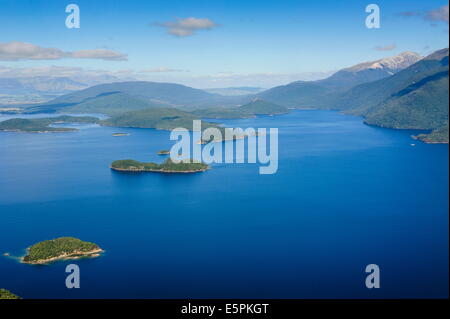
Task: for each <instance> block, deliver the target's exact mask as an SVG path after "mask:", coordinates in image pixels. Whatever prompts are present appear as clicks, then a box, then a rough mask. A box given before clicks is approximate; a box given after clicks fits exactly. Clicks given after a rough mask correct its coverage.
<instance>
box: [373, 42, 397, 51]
mask: <svg viewBox="0 0 450 319" xmlns="http://www.w3.org/2000/svg"><path fill="white" fill-rule="evenodd" d="M396 48H397V46H396V45H395V43H393V44H388V45H384V46H376V47H374V48H373V49H374V50H377V51H392V50H395V49H396Z"/></svg>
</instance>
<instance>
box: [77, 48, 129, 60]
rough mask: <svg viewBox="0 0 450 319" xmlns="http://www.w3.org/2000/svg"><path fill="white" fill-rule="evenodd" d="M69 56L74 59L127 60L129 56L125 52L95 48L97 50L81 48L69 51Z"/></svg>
mask: <svg viewBox="0 0 450 319" xmlns="http://www.w3.org/2000/svg"><path fill="white" fill-rule="evenodd" d="M68 57H71V58H74V59H101V60H106V61H126V60H128V56H127V55H126V54H124V53H120V52H117V51H113V50H107V49H95V50H79V51H74V52H70V53H68Z"/></svg>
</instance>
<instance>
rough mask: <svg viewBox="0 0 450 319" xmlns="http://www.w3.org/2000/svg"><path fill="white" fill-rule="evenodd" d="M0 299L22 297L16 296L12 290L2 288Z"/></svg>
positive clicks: (0, 289)
mask: <svg viewBox="0 0 450 319" xmlns="http://www.w3.org/2000/svg"><path fill="white" fill-rule="evenodd" d="M0 299H20V297H19V296H16V295H15V294H13V293H12V292H11V291H8V290H6V289H2V288H0Z"/></svg>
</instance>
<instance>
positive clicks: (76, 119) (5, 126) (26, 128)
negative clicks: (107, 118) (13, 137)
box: [0, 115, 99, 133]
mask: <svg viewBox="0 0 450 319" xmlns="http://www.w3.org/2000/svg"><path fill="white" fill-rule="evenodd" d="M98 121H99V119H98V118H96V117H91V116H70V115H62V116H57V117H49V118H34V119H21V118H14V119H9V120H6V121H2V122H0V131H9V132H28V133H48V132H73V131H77V129H74V128H69V127H52V126H50V125H51V124H67V123H79V124H86V123H98Z"/></svg>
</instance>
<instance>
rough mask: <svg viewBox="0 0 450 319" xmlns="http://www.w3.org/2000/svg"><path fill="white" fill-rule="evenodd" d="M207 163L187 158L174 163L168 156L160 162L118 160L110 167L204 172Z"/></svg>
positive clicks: (128, 170)
mask: <svg viewBox="0 0 450 319" xmlns="http://www.w3.org/2000/svg"><path fill="white" fill-rule="evenodd" d="M208 168H209V166H208V165H206V164H204V163H201V162H196V161H193V160H189V162H180V163H175V162H173V161H172V160H171V159H170V158H168V159H167V160H166V161H165V162H164V163H162V164H156V163H143V162H139V161H135V160H130V159H129V160H118V161H114V162H112V164H111V169H113V170H116V171H122V172H156V173H197V172H204V171H206V170H207V169H208Z"/></svg>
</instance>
